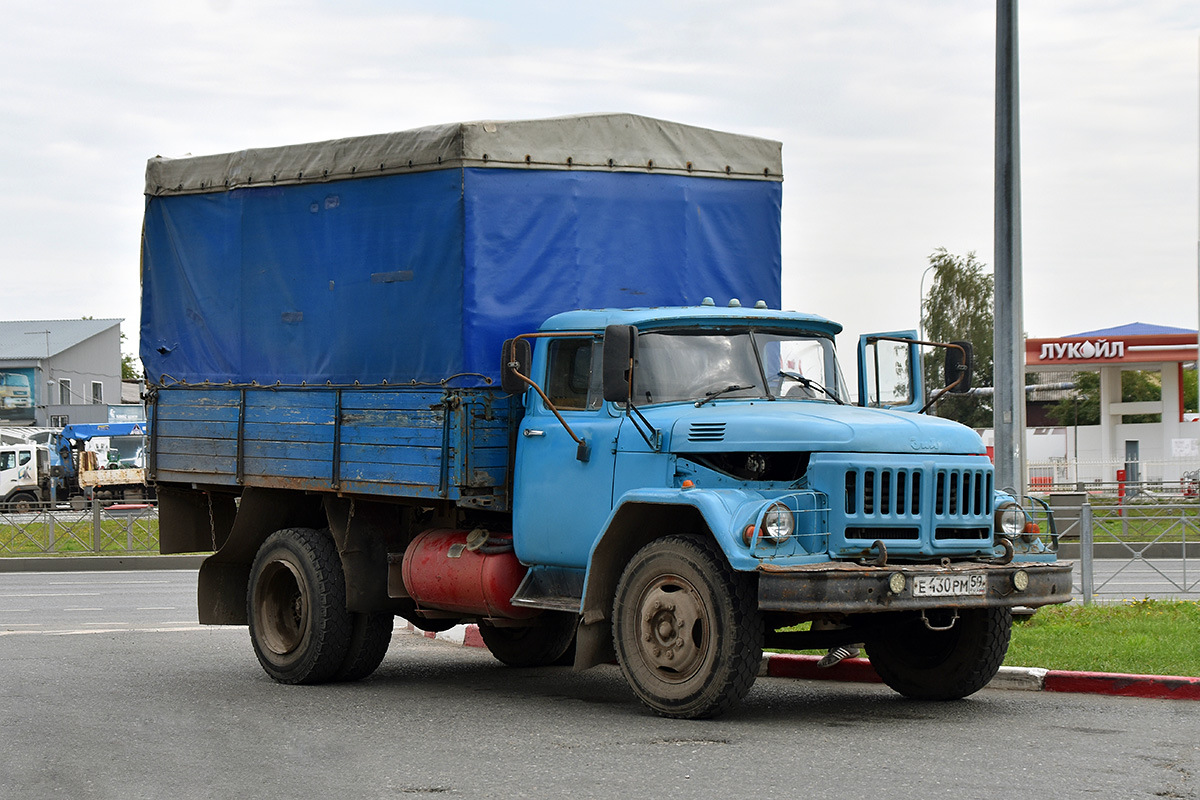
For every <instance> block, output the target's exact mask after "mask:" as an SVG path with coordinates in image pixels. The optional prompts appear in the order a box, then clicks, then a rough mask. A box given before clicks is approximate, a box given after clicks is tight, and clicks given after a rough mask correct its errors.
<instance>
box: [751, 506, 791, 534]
mask: <svg viewBox="0 0 1200 800" xmlns="http://www.w3.org/2000/svg"><path fill="white" fill-rule="evenodd" d="M795 532H796V520H795V518H794V517H793V516H792V510H791V509H790V508H788V507H787V506H785V505H784V504H783V503H773V504H771V507H770V508H768V509H767V513H765V514H763V518H762V524H761V525H760V526H759V535H760V536H761V537H762V538H764V539H766V540H767V541H768V542H772V543H773V544H779V543H780V542H782V541H783V540H785V539H787V538H788V537H789V536H791V535H792V534H793V533H795Z"/></svg>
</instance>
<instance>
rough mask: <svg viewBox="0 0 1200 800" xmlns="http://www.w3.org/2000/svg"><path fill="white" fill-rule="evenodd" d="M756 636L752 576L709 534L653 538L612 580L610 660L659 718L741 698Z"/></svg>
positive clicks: (757, 656)
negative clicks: (731, 561)
mask: <svg viewBox="0 0 1200 800" xmlns="http://www.w3.org/2000/svg"><path fill="white" fill-rule="evenodd" d="M762 641H763V625H762V620H761V618H760V616H759V614H758V610H757V605H756V595H755V592H754V585H753V580H752V578H751V577H750V576H747V575H743V574H741V573H738V572H735V571H734V570H733V569H732V568H730V566H729V564H728V562H727V561H726V560H725V557H724V555H722V553H721V552H720V550H718V549H717V547H716V545H715V544H714V543H713V542H711V541H710V540H708V539H702V538H699V537H695V536H668V537H666V538H663V539H657V540H655V541H653V542H651V543H650V544H648V545H646V546H645V547H643V548H642V549H641V550H639V551H638V552H637V553H636V554H635V555H634V557H633V559H632V560H630V562H629V564H628V565H627V566H626V567H625V571H624V573H623V574H622V575H621V579H620V581H619V582H618V584H617V592H616V598H615V600H614V603H613V645H614V647H615V648H616V651H617V661H618V662H619V663H620V665H621V671H622V672H623V673H624V674H625V679H626V680H627V681H628V682H629V685H630V686H631V687H632V688H633V691H634V693H635V694H637V696H638V698H639V699H640V700H641V701H642V702H643V703H644V704H646V705H647V706H649V707H650V708H651V709H653V710H654V711H655V712H656V713H658V714H660V715H662V716H664V717H676V718H680V719H703V718H706V717H713V716H716V715H718V714H721V713H723V712H725V711H727V710H728V709H729V708H731V707H732V706H733V705H734V704H736V703H738V702H739V701H741V699H742V698H743V697H745V696H746V693H747V692H749V691H750V687H751V686H752V685H753V684H754V679H755V677H756V676H757V674H758V667H759V662H760V661H761V660H762Z"/></svg>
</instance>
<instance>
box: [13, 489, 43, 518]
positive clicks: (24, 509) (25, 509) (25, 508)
mask: <svg viewBox="0 0 1200 800" xmlns="http://www.w3.org/2000/svg"><path fill="white" fill-rule="evenodd" d="M37 502H38V499H37V495H34V494H31V493H29V492H17V493H16V494H14V495H13V496H12V497H10V498H9V499H8V503H7V504H6V505H7V506H8V509H7V510H8V511H11V512H12V513H14V514H28V513H30V512H31V511H33V510H34V509H35V508H37Z"/></svg>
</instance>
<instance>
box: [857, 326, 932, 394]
mask: <svg viewBox="0 0 1200 800" xmlns="http://www.w3.org/2000/svg"><path fill="white" fill-rule="evenodd" d="M896 339H904V340H906V341H895V340H896ZM916 340H917V332H916V331H891V332H887V333H868V334H865V335H863V336H860V337H859V339H858V404H859V405H860V406H867V407H869V408H890V409H893V410H895V411H920V410H921V408H922V406H924V405H925V389H924V383H923V381H922V376H921V352H920V347H918V345H917V344H916Z"/></svg>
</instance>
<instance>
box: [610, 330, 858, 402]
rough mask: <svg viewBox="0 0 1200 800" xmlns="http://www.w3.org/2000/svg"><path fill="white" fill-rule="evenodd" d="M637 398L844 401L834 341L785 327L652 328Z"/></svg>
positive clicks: (641, 352)
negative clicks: (723, 328) (757, 329)
mask: <svg viewBox="0 0 1200 800" xmlns="http://www.w3.org/2000/svg"><path fill="white" fill-rule="evenodd" d="M637 359H638V364H637V370H636V371H635V372H634V391H633V396H634V402H635V403H637V404H638V405H646V404H650V403H672V402H681V401H693V402H697V403H701V402H707V401H709V400H713V399H716V398H717V397H718V396H719V397H721V398H759V399H768V400H816V401H822V402H828V403H833V402H845V401H846V400H847V396H846V388H845V380H844V379H843V378H842V376H841V372H840V370H839V369H838V365H837V357H836V355H835V353H834V347H833V342H832V341H831V340H830V339H827V338H825V337H822V336H816V335H814V334H801V333H795V332H779V331H746V330H743V331H706V332H699V331H664V332H657V331H651V332H646V333H642V334H641V335H640V336H639V337H638V351H637Z"/></svg>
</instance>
